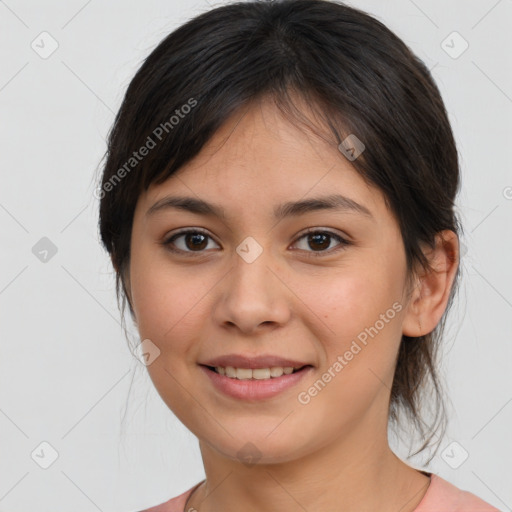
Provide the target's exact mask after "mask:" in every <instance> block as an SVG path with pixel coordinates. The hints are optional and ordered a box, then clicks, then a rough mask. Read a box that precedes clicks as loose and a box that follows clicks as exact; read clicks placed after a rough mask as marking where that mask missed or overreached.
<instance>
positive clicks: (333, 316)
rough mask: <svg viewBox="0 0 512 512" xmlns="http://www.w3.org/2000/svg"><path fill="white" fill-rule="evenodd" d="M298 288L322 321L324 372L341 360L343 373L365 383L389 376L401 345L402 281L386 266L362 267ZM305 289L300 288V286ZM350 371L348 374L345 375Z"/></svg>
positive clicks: (394, 270)
mask: <svg viewBox="0 0 512 512" xmlns="http://www.w3.org/2000/svg"><path fill="white" fill-rule="evenodd" d="M310 285H311V286H310V287H309V290H310V291H306V290H308V288H307V287H304V288H302V289H303V293H304V294H306V296H307V297H308V299H307V301H305V302H306V303H307V305H308V306H309V307H310V308H311V310H313V311H314V312H315V314H316V317H317V318H319V319H321V321H322V322H321V323H320V324H319V323H318V322H317V328H318V325H320V326H321V327H320V329H321V332H320V331H318V332H317V337H318V338H319V339H320V340H321V341H322V344H323V350H324V353H325V358H326V361H325V362H324V363H325V364H326V366H327V367H330V366H331V365H333V364H334V362H335V361H337V358H338V356H342V357H343V358H344V360H345V361H346V362H344V363H343V365H344V370H343V373H344V374H346V377H349V375H350V376H351V377H350V378H354V379H357V380H360V379H362V380H363V381H364V380H367V379H368V377H369V375H370V373H369V371H368V368H372V369H374V371H375V373H376V374H377V375H383V376H386V375H389V373H390V372H392V370H393V367H394V366H393V365H394V361H395V356H396V351H397V349H398V345H399V342H400V339H401V321H400V319H401V314H400V311H401V310H403V306H402V304H401V303H400V297H401V290H402V289H401V276H400V274H399V272H398V271H396V269H394V268H391V267H386V266H384V265H375V264H373V265H371V266H370V265H364V264H363V262H361V267H359V269H356V268H355V266H351V267H350V270H348V269H344V270H343V271H340V272H338V273H337V274H332V273H331V274H330V275H329V276H328V277H327V276H326V277H325V279H316V280H315V282H314V285H313V283H310ZM302 286H304V283H303V284H302ZM346 370H348V371H346Z"/></svg>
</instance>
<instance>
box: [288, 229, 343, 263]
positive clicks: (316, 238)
mask: <svg viewBox="0 0 512 512" xmlns="http://www.w3.org/2000/svg"><path fill="white" fill-rule="evenodd" d="M302 239H305V243H304V245H305V246H306V247H312V248H315V250H313V251H308V250H307V249H304V248H300V249H301V250H306V252H309V253H310V254H308V257H309V256H313V257H318V256H325V254H326V253H328V254H332V253H336V252H338V251H340V250H342V249H345V247H346V246H347V245H350V242H349V241H348V240H346V239H345V238H343V237H342V236H340V235H338V234H337V233H334V232H332V231H327V230H319V229H318V228H313V229H310V230H308V231H307V232H306V233H304V234H303V235H302V236H300V237H299V238H298V240H302ZM332 239H335V240H336V241H338V242H339V244H338V246H337V247H335V248H334V249H331V250H327V249H329V246H330V245H331V242H332ZM316 249H318V250H316Z"/></svg>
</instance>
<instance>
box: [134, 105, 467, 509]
mask: <svg viewBox="0 0 512 512" xmlns="http://www.w3.org/2000/svg"><path fill="white" fill-rule="evenodd" d="M304 108H305V109H306V108H307V107H306V106H304ZM333 192H337V193H343V195H345V196H348V197H350V198H351V199H353V200H355V201H357V202H358V203H360V204H362V205H364V206H365V207H366V208H368V209H369V210H370V212H371V213H372V216H373V218H370V217H368V216H365V215H363V214H361V213H358V212H353V211H341V212H340V211H329V210H324V211H316V212H310V213H307V214H305V215H302V216H296V217H290V218H285V219H283V220H281V221H280V222H278V223H276V222H275V221H274V220H273V219H272V216H271V215H272V211H273V207H274V206H275V205H277V204H280V203H283V202H286V201H297V200H299V199H304V198H310V197H313V196H314V197H317V196H324V195H330V194H332V193H333ZM178 194H179V195H186V196H192V197H197V198H201V199H203V200H206V201H209V202H213V203H217V204H220V205H221V206H222V207H223V208H224V210H225V212H226V215H227V218H226V219H225V220H222V219H219V218H216V217H212V216H206V215H199V214H195V213H190V212H186V211H180V210H177V209H173V210H170V209H169V210H164V211H160V212H158V213H156V214H154V215H150V216H146V211H147V210H148V209H149V208H150V207H151V206H152V205H153V204H154V203H155V202H156V201H158V200H159V199H161V198H163V197H165V196H166V195H178ZM190 227H192V228H202V229H203V230H206V231H207V232H208V234H209V235H210V236H211V238H207V239H206V241H205V243H204V245H203V246H202V248H201V249H200V250H201V251H202V252H199V253H198V252H197V250H196V252H194V247H195V246H194V245H193V243H194V241H192V242H190V240H189V243H188V245H187V243H186V241H187V239H186V237H181V238H179V239H178V240H176V241H175V247H177V248H181V249H182V250H183V251H188V254H192V256H189V257H187V255H179V254H174V253H172V252H170V250H169V248H168V247H165V246H164V245H162V242H163V241H165V240H166V239H168V238H169V237H170V234H171V233H172V234H175V233H176V232H177V231H179V230H180V229H183V228H190ZM307 228H318V230H319V231H322V230H323V231H324V232H325V230H328V231H331V232H334V233H335V234H338V235H340V236H342V237H344V238H346V239H348V240H350V241H351V243H350V244H349V245H346V246H344V247H343V248H342V249H341V250H339V251H337V252H336V251H335V249H336V248H339V247H340V245H339V242H338V241H337V240H336V239H335V238H334V237H333V238H327V240H326V241H325V244H324V245H322V244H321V243H318V242H316V245H315V242H314V241H312V242H310V243H308V237H307V236H306V237H304V236H303V233H304V231H305V230H306V229H307ZM247 236H251V237H253V238H254V239H255V240H256V241H257V242H258V243H259V245H260V246H261V248H262V250H263V252H262V253H261V255H260V256H259V257H258V258H257V259H256V260H255V261H254V262H252V263H247V262H246V261H244V260H243V259H242V258H241V257H240V256H239V255H238V253H237V252H236V248H237V246H238V245H239V244H240V243H241V242H242V241H243V240H244V239H245V238H246V237H247ZM196 243H197V242H196ZM322 251H323V252H322ZM320 252H322V254H321V255H320V256H319V257H314V256H309V257H308V255H310V254H312V253H315V254H319V253H320ZM429 257H430V260H431V262H432V264H433V266H434V268H435V272H431V273H423V274H420V275H418V276H416V277H415V280H414V286H413V287H412V288H410V289H409V288H408V287H407V281H406V277H407V274H406V260H405V252H404V246H403V241H402V237H401V233H400V229H399V226H398V224H397V222H396V220H395V218H394V216H393V215H392V213H391V212H390V211H389V210H388V209H387V207H386V205H385V203H384V198H383V196H382V193H381V192H380V191H379V190H378V189H376V188H373V187H370V186H369V185H367V184H366V183H365V182H364V181H363V180H362V178H361V177H360V176H359V175H358V174H357V173H356V171H355V170H354V169H353V167H352V165H351V163H350V161H348V160H347V159H346V158H345V157H344V156H343V155H342V154H341V153H340V152H339V151H338V150H337V148H336V147H335V146H332V145H328V144H327V143H326V142H325V141H323V140H321V139H320V138H317V137H315V136H314V135H312V134H311V133H305V132H304V131H301V129H300V128H297V127H295V126H293V125H292V124H291V123H289V122H288V121H286V120H285V119H284V118H282V117H281V115H280V114H279V111H278V110H277V109H276V108H275V106H273V105H272V104H271V103H270V102H268V101H265V100H263V101H261V102H259V103H254V104H252V105H251V106H250V107H249V108H247V109H246V110H245V111H244V112H243V113H241V114H240V113H238V115H235V116H233V117H232V118H231V119H230V120H229V121H228V122H227V123H226V124H225V125H223V127H222V128H221V129H219V130H218V131H217V132H216V134H215V136H214V137H213V139H212V140H211V141H210V142H209V144H208V145H207V146H205V147H204V148H203V150H202V151H201V153H200V154H199V155H198V156H197V157H196V158H195V159H193V160H192V161H191V162H189V163H188V164H187V165H185V166H184V167H182V168H181V169H180V170H179V171H178V173H177V174H175V175H174V176H172V177H171V178H170V179H169V180H167V181H166V182H165V183H163V184H161V185H158V186H154V185H153V186H152V187H150V189H149V190H148V191H147V192H146V193H144V194H143V195H141V196H140V198H139V201H138V203H137V206H136V210H135V216H134V223H133V231H132V240H131V261H130V266H129V274H128V275H127V276H126V280H127V289H128V294H129V298H130V300H131V303H132V306H133V309H134V313H135V316H136V323H137V327H138V329H139V333H140V336H141V339H150V340H151V341H152V342H153V343H154V344H155V345H156V346H157V347H158V348H159V350H160V351H161V352H160V355H159V356H158V357H157V358H156V359H155V360H154V362H152V363H151V364H150V365H149V366H148V371H149V374H150V377H151V379H152V381H153V383H154V385H155V387H156V389H157V391H158V393H159V394H160V396H161V397H162V399H163V400H164V402H165V403H166V404H167V405H168V407H169V408H170V409H171V410H172V411H173V413H174V414H175V415H176V416H177V417H178V418H179V419H180V420H181V421H182V422H183V424H184V425H185V426H186V427H187V428H189V429H190V430H191V431H192V432H193V433H194V434H195V435H196V436H197V437H198V439H199V444H200V449H201V454H202V458H203V462H204V467H205V474H206V483H205V484H203V485H201V487H199V488H198V489H197V491H196V492H195V493H194V494H193V495H192V497H191V498H190V500H189V502H188V504H187V508H186V510H189V509H190V508H191V507H193V508H195V509H196V510H198V511H200V512H210V511H218V510H223V511H225V512H230V511H235V510H236V511H238V510H240V506H241V505H243V509H244V511H249V512H250V511H257V510H258V511H261V510H271V509H272V510H280V511H281V512H287V511H290V512H291V511H293V512H296V510H298V509H299V508H304V509H305V510H310V511H313V510H322V511H335V510H336V511H340V510H342V511H344V512H361V511H374V510H380V511H381V512H387V511H389V512H391V511H393V512H396V511H398V510H400V512H407V511H412V510H414V508H416V506H417V505H418V503H419V502H420V501H421V499H422V498H423V496H424V494H425V492H426V490H427V487H428V485H429V483H430V480H429V478H428V477H427V476H425V475H424V474H422V473H421V472H419V471H418V470H416V469H414V468H412V467H410V466H409V465H407V464H405V463H404V462H403V461H401V460H400V459H399V458H398V457H397V456H396V455H395V454H394V453H393V452H392V451H391V449H390V447H389V444H388V439H387V425H388V405H389V397H390V389H391V384H392V379H393V374H394V369H395V357H396V354H397V351H398V348H399V344H400V340H401V336H402V334H406V335H409V336H420V335H422V334H426V333H428V332H431V331H432V330H433V329H434V328H435V326H436V325H437V324H438V322H439V321H440V319H441V316H442V314H443V312H444V311H445V309H446V305H447V301H448V297H449V292H450V288H451V286H452V283H453V279H454V276H455V272H456V268H457V262H458V240H457V237H456V235H455V234H454V233H452V232H450V231H445V232H442V233H440V234H439V237H438V244H437V246H436V248H435V250H433V251H430V253H429ZM395 302H398V303H399V304H400V305H401V306H402V308H401V310H400V311H399V312H397V313H396V315H395V316H394V318H393V319H391V320H389V321H388V322H387V323H386V324H385V327H384V328H382V329H380V330H379V332H378V334H377V335H376V336H374V337H373V338H369V339H368V343H367V345H366V346H363V348H362V350H361V351H360V352H359V353H358V354H357V355H355V356H354V357H353V359H352V360H351V361H349V362H348V364H347V365H346V366H345V367H344V368H343V370H342V371H340V372H338V373H337V374H336V376H335V377H334V378H332V379H331V381H330V382H329V383H328V384H327V385H326V386H325V387H324V388H323V389H322V390H321V392H319V393H318V394H317V395H316V396H315V397H314V398H312V399H311V400H310V402H309V403H307V404H301V403H300V402H299V401H298V399H297V396H298V394H299V392H301V391H307V390H308V388H309V387H310V386H311V385H312V384H313V383H314V382H315V381H317V380H318V379H319V378H320V377H321V376H322V374H323V373H324V372H326V371H327V369H328V368H329V367H332V365H333V364H334V362H335V361H336V360H337V357H338V356H339V355H343V354H344V353H345V352H346V351H347V350H348V349H349V347H350V345H351V343H352V341H353V340H355V339H356V338H357V336H358V334H360V333H361V332H362V331H364V329H365V327H369V326H373V325H375V323H376V321H377V320H379V318H382V317H381V316H380V315H381V314H385V313H386V311H387V310H389V309H390V308H392V305H393V303H395ZM230 353H242V354H248V355H256V354H276V355H279V356H283V357H290V358H294V359H298V360H300V361H304V362H308V363H309V364H312V365H313V366H314V371H313V372H312V373H311V374H310V375H308V376H307V378H305V379H303V381H302V382H300V383H299V384H298V385H297V386H295V387H293V388H292V389H290V390H286V391H284V392H282V393H281V394H279V395H278V396H277V397H274V398H272V399H268V400H260V401H256V402H251V401H244V400H237V399H234V398H230V397H227V396H225V395H222V394H220V392H218V391H217V390H216V389H215V388H214V387H213V386H212V385H211V383H210V381H209V379H208V378H207V377H206V376H205V375H203V373H202V371H201V370H200V368H199V367H198V362H199V361H205V360H207V359H209V358H212V357H215V356H219V355H224V354H230ZM248 442H250V443H252V444H253V445H255V446H256V447H257V450H258V452H259V455H260V458H259V460H257V461H256V463H255V464H253V465H245V464H243V463H242V462H241V460H239V458H238V457H237V452H238V451H239V450H240V449H241V448H242V447H243V446H244V445H246V443H248Z"/></svg>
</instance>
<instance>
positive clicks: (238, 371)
mask: <svg viewBox="0 0 512 512" xmlns="http://www.w3.org/2000/svg"><path fill="white" fill-rule="evenodd" d="M201 366H204V367H205V368H207V369H208V370H210V371H212V372H215V373H217V374H219V375H223V376H225V377H228V378H230V379H238V380H269V379H277V378H279V377H282V376H283V375H291V374H292V373H297V372H300V371H301V370H303V369H304V368H308V367H311V368H312V366H311V365H310V364H306V365H302V366H298V367H293V366H271V367H268V368H235V367H234V366H208V365H201Z"/></svg>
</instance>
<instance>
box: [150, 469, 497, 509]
mask: <svg viewBox="0 0 512 512" xmlns="http://www.w3.org/2000/svg"><path fill="white" fill-rule="evenodd" d="M203 481H204V480H203ZM203 481H201V482H199V483H198V484H196V485H194V487H191V488H190V489H189V490H188V491H185V492H184V493H183V494H180V495H179V496H176V497H175V498H172V499H170V500H169V501H166V502H165V503H161V504H160V505H157V506H155V507H152V508H148V509H146V510H142V511H141V512H188V511H186V510H185V502H186V501H187V499H188V497H189V496H190V495H191V494H192V492H193V491H194V490H195V489H196V488H197V487H199V486H200V485H201V484H202V483H203ZM414 512H500V510H498V509H497V508H495V507H493V506H492V505H490V504H489V503H487V502H485V501H484V500H482V499H481V498H479V497H478V496H475V495H474V494H472V493H470V492H468V491H463V490H461V489H459V488H458V487H455V486H454V485H453V484H451V483H450V482H448V481H447V480H444V479H443V478H441V477H440V476H437V475H435V474H431V476H430V485H429V487H428V489H427V492H426V493H425V495H424V496H423V499H422V500H421V501H420V503H419V505H418V506H417V507H416V508H415V509H414Z"/></svg>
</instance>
